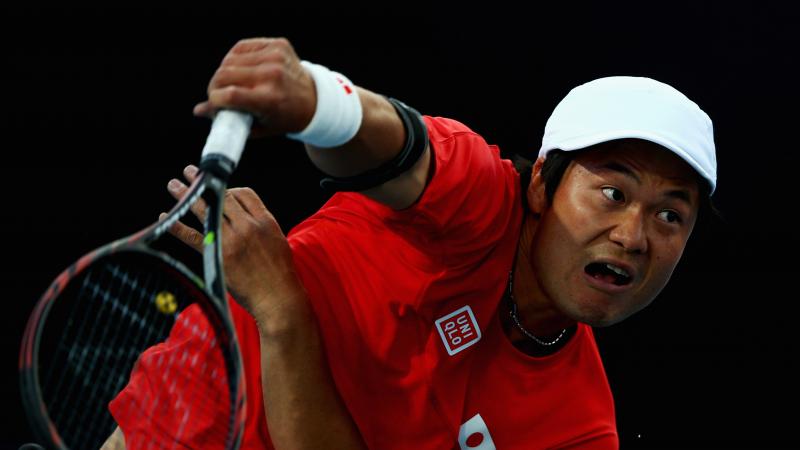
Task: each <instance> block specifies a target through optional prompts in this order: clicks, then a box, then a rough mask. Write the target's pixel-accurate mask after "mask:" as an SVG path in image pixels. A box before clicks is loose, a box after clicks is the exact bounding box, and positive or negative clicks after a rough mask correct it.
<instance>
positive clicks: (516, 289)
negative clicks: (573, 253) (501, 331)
mask: <svg viewBox="0 0 800 450" xmlns="http://www.w3.org/2000/svg"><path fill="white" fill-rule="evenodd" d="M537 225H538V220H537V219H536V217H534V216H533V215H532V214H530V213H529V214H528V215H527V216H526V218H525V221H524V222H523V224H522V234H521V236H520V239H519V247H518V248H517V257H516V261H515V263H514V269H513V270H514V275H513V276H514V283H513V292H512V295H513V297H514V301H515V302H516V304H517V311H518V316H519V320H520V322H521V323H522V325H523V326H524V327H525V329H526V330H528V331H529V332H531V333H533V334H534V335H536V336H538V337H542V338H547V337H551V336H558V334H559V333H561V332H562V331H563V330H564V329H565V328H568V327H571V326H572V325H574V324H575V321H574V320H572V319H570V318H569V317H567V316H565V315H564V314H562V313H561V311H559V310H558V309H557V308H556V306H555V304H554V303H553V301H552V300H551V299H550V298H549V297H548V296H547V295H546V294H545V293H544V291H543V290H542V288H541V286H540V283H539V278H538V277H537V275H536V271H535V270H534V267H533V264H532V263H531V259H530V256H531V255H530V253H531V251H532V250H531V249H532V244H533V242H534V237H535V235H536V227H537ZM533 251H535V249H534V250H533ZM507 330H508V331H509V334H508V336H509V337H510V338H511V339H512V341H513V340H517V339H526V337H525V336H523V335H522V333H521V332H520V331H519V330H518V329H517V328H516V327H514V326H511V327H508V328H507Z"/></svg>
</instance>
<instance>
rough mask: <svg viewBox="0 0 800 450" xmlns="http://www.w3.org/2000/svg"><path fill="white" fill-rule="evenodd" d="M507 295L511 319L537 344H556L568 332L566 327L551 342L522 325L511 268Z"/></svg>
mask: <svg viewBox="0 0 800 450" xmlns="http://www.w3.org/2000/svg"><path fill="white" fill-rule="evenodd" d="M506 297H507V298H508V309H509V313H508V315H509V316H511V320H513V321H514V323H515V324H517V328H519V331H521V332H522V334H524V335H525V336H527V337H528V338H530V339H531V340H533V341H534V342H536V343H537V344H539V345H542V346H544V347H549V346H551V345H555V344H556V343H557V342H558V341H560V340H561V338H562V337H564V335H565V334H566V333H567V329H566V328H564V329H563V330H561V333H560V334H559V335H558V337H556V338H555V339H553V340H552V341H550V342H547V341H543V340H541V339H539V338H538V337H536V336H534V335H533V334H532V333H531V332H530V331H528V330H526V329H525V327H523V326H522V323H521V322H520V321H519V316H517V302H515V301H514V269H511V271H509V272H508V294H507V295H506Z"/></svg>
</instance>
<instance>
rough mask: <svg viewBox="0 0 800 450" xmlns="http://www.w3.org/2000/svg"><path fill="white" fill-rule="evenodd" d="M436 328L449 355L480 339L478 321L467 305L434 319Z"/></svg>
mask: <svg viewBox="0 0 800 450" xmlns="http://www.w3.org/2000/svg"><path fill="white" fill-rule="evenodd" d="M436 329H437V330H439V336H441V337H442V342H444V347H445V348H446V349H447V354H448V355H450V356H453V355H455V354H456V353H458V352H460V351H462V350H464V349H466V348H468V347H470V346H471V345H473V344H475V343H476V342H478V341H479V340H480V339H481V330H480V328H478V321H477V320H475V315H474V314H472V308H470V307H469V305H467V306H465V307H463V308H460V309H457V310H455V311H453V312H451V313H450V314H448V315H446V316H444V317H442V318H439V319H437V320H436Z"/></svg>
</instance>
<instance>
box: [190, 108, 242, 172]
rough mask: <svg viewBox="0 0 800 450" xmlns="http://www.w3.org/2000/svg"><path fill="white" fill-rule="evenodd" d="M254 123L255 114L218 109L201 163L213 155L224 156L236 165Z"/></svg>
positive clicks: (214, 156)
mask: <svg viewBox="0 0 800 450" xmlns="http://www.w3.org/2000/svg"><path fill="white" fill-rule="evenodd" d="M252 123H253V116H251V115H250V114H247V113H243V112H239V111H233V110H229V109H223V110H220V111H218V112H217V115H216V117H214V122H213V123H212V124H211V131H210V132H209V133H208V139H206V145H205V147H203V156H202V159H201V163H202V161H205V160H206V159H210V158H212V157H213V158H218V157H219V156H224V157H225V158H227V159H229V160H230V162H231V163H233V167H236V165H237V164H238V163H239V158H241V156H242V151H243V150H244V144H245V143H246V142H247V136H248V135H249V134H250V126H251V125H252Z"/></svg>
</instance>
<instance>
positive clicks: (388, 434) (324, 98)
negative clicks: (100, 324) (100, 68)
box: [112, 38, 716, 449]
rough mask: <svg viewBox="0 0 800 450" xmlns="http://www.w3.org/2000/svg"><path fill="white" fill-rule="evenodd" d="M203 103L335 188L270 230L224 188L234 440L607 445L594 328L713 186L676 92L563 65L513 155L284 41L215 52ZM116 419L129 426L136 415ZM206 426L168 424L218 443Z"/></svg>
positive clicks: (666, 268) (133, 430)
mask: <svg viewBox="0 0 800 450" xmlns="http://www.w3.org/2000/svg"><path fill="white" fill-rule="evenodd" d="M222 108H231V109H237V110H244V111H248V112H250V113H252V114H253V115H254V116H255V117H256V119H257V120H256V122H257V124H256V125H255V128H254V133H256V134H260V135H284V134H286V135H288V136H289V137H290V138H293V139H297V140H299V141H302V142H303V143H305V146H306V150H307V152H308V155H309V157H310V159H311V161H312V162H313V163H314V164H315V165H316V166H317V167H319V168H320V169H321V170H322V171H323V172H325V173H326V174H328V177H326V178H325V179H324V180H323V181H322V184H323V186H324V187H326V188H328V189H331V190H334V191H338V192H337V193H336V194H335V195H333V197H332V198H331V199H330V200H329V201H328V202H327V203H326V204H325V205H324V206H323V207H322V208H321V209H320V210H319V211H318V212H317V213H316V214H314V215H313V216H311V217H310V218H308V219H307V220H305V221H304V222H302V223H301V224H300V225H298V226H297V227H295V228H294V229H293V230H292V231H291V232H290V233H289V235H288V237H284V235H283V234H282V232H281V229H280V227H279V225H278V224H277V223H276V221H275V219H274V218H273V216H272V215H271V214H270V213H269V211H268V210H267V208H266V207H265V206H264V204H263V203H262V201H261V200H260V199H259V197H258V196H257V195H256V194H255V193H254V192H253V191H252V190H249V189H232V190H230V192H229V195H228V199H227V203H226V210H225V215H226V226H225V229H224V236H223V239H224V241H223V246H224V251H225V265H226V272H227V274H228V283H229V286H230V288H231V291H232V293H233V296H234V297H235V299H236V302H232V305H231V306H232V308H233V313H234V319H235V321H236V324H237V331H238V333H239V335H238V336H239V339H240V344H241V346H242V349H243V352H244V360H245V366H246V371H247V375H248V376H247V381H248V386H247V394H248V397H247V399H248V406H247V414H248V422H247V427H246V430H245V435H244V440H243V446H242V447H243V448H248V449H250V448H253V449H255V448H258V449H261V448H277V449H305V448H326V449H350V448H373V449H450V448H460V449H494V448H500V449H538V448H566V447H569V448H581V449H615V448H618V445H619V444H618V436H617V430H616V425H615V415H614V401H613V398H612V394H611V391H610V389H609V385H608V382H607V379H606V375H605V372H604V369H603V365H602V362H601V360H600V356H599V353H598V349H597V346H596V344H595V340H594V337H593V334H592V327H604V326H608V325H612V324H615V323H617V322H619V321H621V320H623V319H625V318H627V317H629V316H630V315H632V314H634V313H635V312H637V311H639V310H641V309H642V308H644V307H646V306H647V305H649V304H650V303H651V302H652V301H653V299H654V298H655V297H656V296H657V295H658V293H659V292H660V291H661V290H662V289H663V288H664V286H665V285H666V283H667V282H668V280H669V279H670V276H671V275H672V273H673V270H674V269H675V266H676V265H677V263H678V261H679V260H680V258H681V255H682V253H683V251H684V248H685V246H686V244H687V241H688V239H689V237H690V235H691V234H692V230H693V228H694V226H695V223H696V222H697V220H698V217H699V216H700V215H702V213H704V212H705V210H707V209H708V207H709V205H710V196H711V194H712V193H713V191H714V189H715V186H716V157H715V146H714V140H713V130H712V123H711V120H710V119H709V117H708V116H707V115H706V114H705V113H704V112H703V111H702V110H701V109H700V108H699V107H698V106H697V105H696V104H695V103H694V102H692V101H691V100H689V99H688V98H687V97H686V96H684V95H683V94H681V93H680V92H679V91H677V90H676V89H674V88H672V87H670V86H669V85H666V84H664V83H661V82H658V81H655V80H652V79H648V78H637V77H609V78H601V79H598V80H594V81H590V82H588V83H586V84H583V85H580V86H578V87H576V88H574V89H573V90H571V91H570V92H569V93H568V94H567V95H566V97H565V98H564V99H563V100H562V101H561V102H560V103H559V104H558V105H557V106H556V108H555V110H554V111H553V113H552V115H551V117H550V119H549V120H548V121H547V124H546V126H545V131H544V138H543V141H542V146H541V149H540V150H539V154H538V159H536V161H535V162H534V163H533V165H532V167H531V168H530V170H529V171H528V172H526V173H523V174H522V175H520V173H519V172H518V171H517V170H516V169H515V167H514V165H513V164H512V162H511V161H509V160H505V159H501V157H500V155H499V150H498V148H497V147H495V146H492V145H489V144H487V143H486V141H485V140H484V139H483V138H482V137H481V136H479V135H478V134H476V133H475V132H473V131H472V130H470V129H469V128H468V127H467V126H465V125H463V124H461V123H459V122H457V121H455V120H451V119H446V118H441V117H430V116H422V115H420V114H419V113H417V112H416V111H415V110H414V109H413V108H411V107H409V106H407V105H405V104H404V103H402V102H400V101H397V100H394V99H389V98H385V97H383V96H381V95H377V94H375V93H372V92H370V91H368V90H366V89H363V88H360V87H357V86H355V85H354V84H353V83H352V82H351V81H350V80H349V79H348V78H347V77H346V76H344V75H342V74H340V73H336V72H334V71H332V70H330V69H328V68H326V67H324V66H321V65H318V64H313V63H310V62H307V61H301V60H300V59H299V58H298V56H297V55H296V54H295V52H294V50H293V48H292V46H291V44H290V43H289V42H288V41H287V40H285V39H269V38H258V39H247V40H243V41H241V42H239V43H237V44H236V45H235V46H234V47H233V48H232V49H231V50H230V52H229V53H228V54H227V56H226V57H225V59H224V60H223V61H222V64H221V66H220V67H219V69H218V70H217V72H216V73H215V74H214V76H213V78H212V79H211V82H210V84H209V88H208V100H207V101H205V102H203V103H201V104H199V105H197V106H196V108H195V113H196V114H197V115H201V116H211V115H213V114H214V112H215V111H217V110H219V109H222ZM519 120H522V119H519ZM534 130H535V127H534V126H533V125H532V126H531V132H534ZM195 173H196V168H194V167H191V166H190V167H188V168H187V169H186V171H185V175H186V178H187V180H188V181H191V180H192V179H193V177H194V174H195ZM169 190H170V192H171V193H172V194H173V195H174V196H175V197H176V198H178V197H180V196H181V195H182V194H183V193H184V192H185V190H186V185H185V184H184V183H183V182H181V181H178V180H172V181H171V182H170V183H169ZM270 195H280V193H271V194H270ZM195 212H196V213H197V214H198V215H200V216H202V215H203V211H202V208H198V210H197V211H195ZM173 233H174V234H175V235H176V236H177V237H179V238H180V239H181V240H182V241H183V242H185V243H186V244H188V245H190V246H192V247H195V248H200V246H201V245H202V240H203V239H202V236H201V235H200V234H199V233H198V232H197V231H196V230H194V229H193V228H190V227H189V226H187V225H184V224H179V225H177V226H176V227H175V228H174V229H173ZM166 345H167V348H168V346H169V345H176V346H177V345H180V343H170V342H169V341H168V342H167V344H166ZM139 378H140V379H141V378H143V377H139ZM141 389H143V387H142V386H139V385H137V384H135V383H131V384H130V385H129V386H128V387H127V388H126V390H125V391H123V394H122V395H124V396H129V397H130V396H132V397H134V398H135V396H136V395H137V392H139V391H140V390H141ZM176 408H177V407H176ZM113 411H114V409H113V403H112V412H113ZM178 413H179V411H177V409H176V411H175V414H176V415H177V414H178ZM221 417H224V415H221ZM115 418H116V419H117V422H118V424H119V426H120V431H119V432H118V433H119V434H120V435H124V436H128V435H129V434H135V435H140V436H146V435H147V433H149V430H150V429H152V426H153V425H152V424H151V423H148V422H146V421H145V420H143V419H142V420H140V419H137V417H121V416H120V417H118V416H117V415H115ZM163 421H164V422H163V423H161V424H160V426H161V427H163V428H164V429H169V421H170V419H169V417H165V418H163ZM213 427H214V424H213V423H202V424H196V429H195V430H193V432H191V433H188V434H189V435H191V436H193V437H192V438H191V439H192V440H191V441H188V442H183V443H182V444H183V445H185V446H186V447H188V448H212V447H215V446H220V445H221V443H218V442H212V441H211V440H209V439H210V438H209V436H213V433H211V432H209V430H210V429H213ZM183 434H184V435H187V432H186V430H184V431H183ZM120 437H122V436H120ZM155 447H156V448H158V444H157V443H156V445H155Z"/></svg>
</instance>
